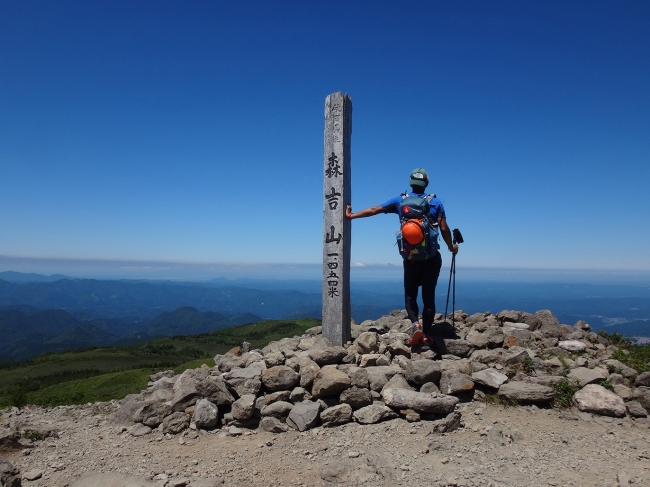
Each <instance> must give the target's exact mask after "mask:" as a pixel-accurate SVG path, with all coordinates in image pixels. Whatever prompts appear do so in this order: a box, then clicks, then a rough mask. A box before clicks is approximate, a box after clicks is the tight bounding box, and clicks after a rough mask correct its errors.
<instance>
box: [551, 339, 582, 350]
mask: <svg viewBox="0 0 650 487" xmlns="http://www.w3.org/2000/svg"><path fill="white" fill-rule="evenodd" d="M557 346H558V347H560V348H563V349H564V350H568V351H569V352H584V351H585V350H586V349H587V345H585V344H584V343H582V342H581V341H578V340H562V341H560V342H558V344H557Z"/></svg>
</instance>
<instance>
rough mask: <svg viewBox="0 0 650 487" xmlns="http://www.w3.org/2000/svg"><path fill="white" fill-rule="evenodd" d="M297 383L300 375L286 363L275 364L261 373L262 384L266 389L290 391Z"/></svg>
mask: <svg viewBox="0 0 650 487" xmlns="http://www.w3.org/2000/svg"><path fill="white" fill-rule="evenodd" d="M299 383H300V375H299V374H298V373H297V372H296V371H294V370H293V369H292V368H291V367H287V366H286V365H276V366H275V367H271V368H270V369H266V370H265V371H264V372H263V373H262V384H264V388H265V389H266V390H267V391H271V392H273V391H290V390H291V389H293V388H294V387H296V386H297V385H298V384H299Z"/></svg>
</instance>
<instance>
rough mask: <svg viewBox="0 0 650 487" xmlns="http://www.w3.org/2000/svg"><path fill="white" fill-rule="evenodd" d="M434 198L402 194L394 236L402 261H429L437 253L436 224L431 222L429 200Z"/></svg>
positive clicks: (438, 246)
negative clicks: (398, 219) (396, 229)
mask: <svg viewBox="0 0 650 487" xmlns="http://www.w3.org/2000/svg"><path fill="white" fill-rule="evenodd" d="M435 197H436V195H435V194H429V195H426V196H424V197H422V198H421V197H419V196H409V195H408V194H406V193H404V194H402V202H401V203H400V209H399V214H400V229H399V231H398V232H396V234H395V236H396V238H397V247H398V249H399V253H400V255H401V256H402V257H403V258H404V259H408V260H425V259H430V258H431V257H433V256H434V255H435V254H436V253H437V252H438V249H439V248H440V245H439V244H438V222H437V221H432V218H431V213H430V210H431V199H432V198H435Z"/></svg>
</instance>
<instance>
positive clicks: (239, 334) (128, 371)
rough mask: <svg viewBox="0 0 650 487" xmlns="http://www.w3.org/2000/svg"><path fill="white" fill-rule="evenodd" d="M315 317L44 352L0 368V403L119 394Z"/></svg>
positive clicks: (298, 328)
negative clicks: (166, 372) (162, 373)
mask: <svg viewBox="0 0 650 487" xmlns="http://www.w3.org/2000/svg"><path fill="white" fill-rule="evenodd" d="M317 325H320V321H319V320H315V319H304V320H295V321H285V320H266V321H261V322H259V323H251V324H248V325H240V326H233V327H230V328H225V329H223V330H218V331H214V332H210V333H204V334H202V335H195V336H175V337H170V338H162V339H159V340H153V341H150V342H147V343H144V344H139V345H133V346H128V347H106V348H87V349H83V350H70V351H66V352H62V353H45V354H42V355H39V356H37V357H34V358H33V359H30V360H27V361H25V362H21V363H17V364H6V365H3V366H2V367H0V408H4V407H7V406H16V407H22V406H24V405H26V404H39V405H45V406H56V405H60V404H81V403H87V402H95V401H108V400H111V399H121V398H123V397H124V396H126V395H127V394H132V393H137V392H140V391H141V390H142V389H144V388H145V387H146V385H147V381H148V379H149V375H150V374H152V373H154V372H157V371H160V370H165V369H173V370H174V371H175V372H177V373H180V372H182V371H184V370H185V369H189V368H196V367H200V366H201V365H202V364H206V365H208V366H214V360H213V357H214V355H216V354H217V353H225V352H227V351H228V350H230V349H231V348H233V347H235V346H238V345H241V343H242V342H243V341H248V342H250V343H251V344H252V345H253V347H254V348H262V347H263V346H265V345H266V344H267V343H268V342H270V341H273V340H279V339H281V338H284V337H291V336H294V335H302V334H303V333H304V332H305V330H307V329H308V328H311V327H313V326H317Z"/></svg>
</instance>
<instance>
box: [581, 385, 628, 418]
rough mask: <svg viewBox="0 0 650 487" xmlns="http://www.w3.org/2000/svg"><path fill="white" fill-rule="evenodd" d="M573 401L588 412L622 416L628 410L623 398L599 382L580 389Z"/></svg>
mask: <svg viewBox="0 0 650 487" xmlns="http://www.w3.org/2000/svg"><path fill="white" fill-rule="evenodd" d="M573 401H574V402H575V403H576V405H577V406H578V409H580V411H585V412H588V413H594V414H600V415H603V416H613V417H616V418H621V417H623V416H625V412H626V407H625V403H624V402H623V399H621V398H620V397H618V396H617V395H616V394H614V393H613V392H610V391H608V390H607V389H605V388H604V387H603V386H599V385H597V384H589V385H587V386H585V387H583V388H582V389H580V390H579V391H578V392H576V394H575V396H573Z"/></svg>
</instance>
